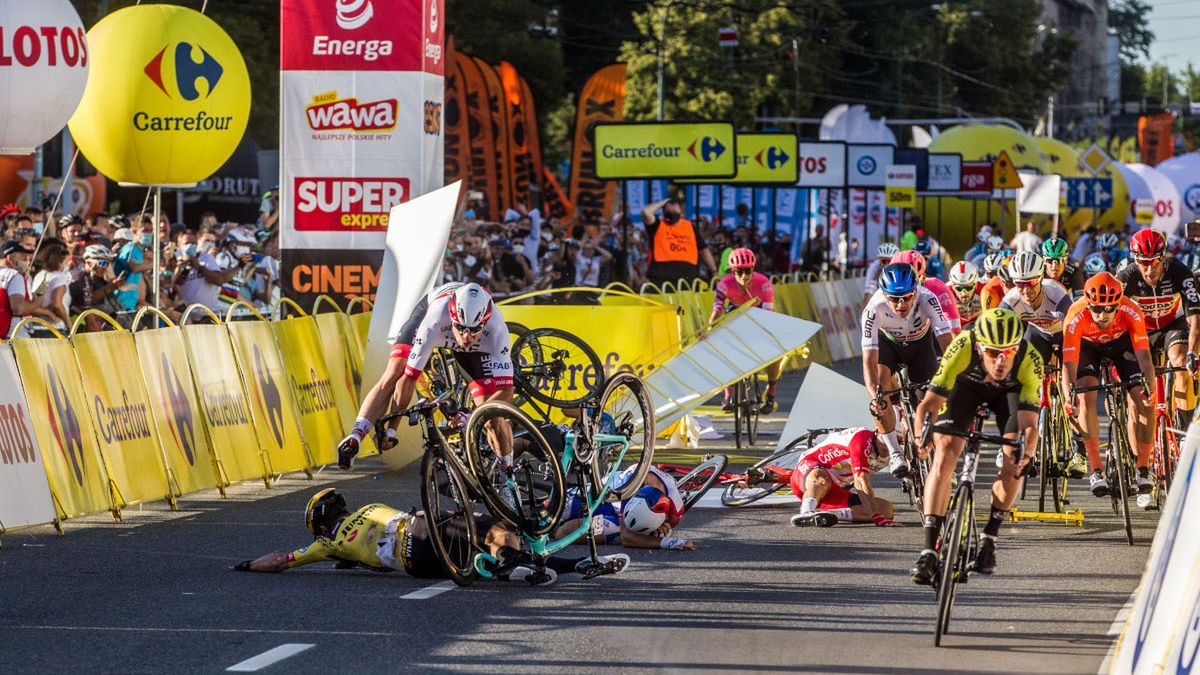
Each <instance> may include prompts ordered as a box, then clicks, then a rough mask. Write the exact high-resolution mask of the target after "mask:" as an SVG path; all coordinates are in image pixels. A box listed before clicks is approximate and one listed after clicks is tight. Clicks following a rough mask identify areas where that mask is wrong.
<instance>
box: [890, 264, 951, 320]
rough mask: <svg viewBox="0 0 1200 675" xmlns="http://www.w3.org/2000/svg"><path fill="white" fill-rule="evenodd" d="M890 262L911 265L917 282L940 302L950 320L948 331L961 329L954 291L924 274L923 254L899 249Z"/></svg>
mask: <svg viewBox="0 0 1200 675" xmlns="http://www.w3.org/2000/svg"><path fill="white" fill-rule="evenodd" d="M892 262H898V263H908V264H909V265H912V268H913V271H915V272H916V273H917V281H918V283H920V284H921V285H922V286H924V287H925V288H928V289H929V291H930V292H931V293H933V295H934V297H936V298H937V299H938V303H939V304H941V306H942V311H943V312H944V313H945V314H946V319H947V320H949V321H950V332H951V333H957V332H958V331H960V330H962V321H961V320H960V319H959V316H958V302H957V301H956V300H955V298H954V292H953V291H951V290H950V287H949V286H947V285H946V284H945V283H944V282H943V281H942V280H941V279H936V278H934V277H930V276H926V274H925V272H926V261H925V256H923V255H921V254H920V252H918V251H912V250H910V251H901V252H899V253H897V254H896V255H894V256H892Z"/></svg>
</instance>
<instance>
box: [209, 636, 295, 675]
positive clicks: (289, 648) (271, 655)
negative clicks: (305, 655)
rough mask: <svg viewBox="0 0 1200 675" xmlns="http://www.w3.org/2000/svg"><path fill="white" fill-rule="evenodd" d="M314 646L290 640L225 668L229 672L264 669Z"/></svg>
mask: <svg viewBox="0 0 1200 675" xmlns="http://www.w3.org/2000/svg"><path fill="white" fill-rule="evenodd" d="M313 647H316V645H313V644H308V643H302V642H289V643H287V644H283V645H279V646H278V647H275V648H274V649H268V650H267V651H265V652H263V653H261V654H259V655H258V656H252V657H250V658H248V659H246V660H245V661H242V662H241V663H235V664H233V665H232V666H229V667H228V668H226V669H225V670H226V671H227V672H234V673H253V672H255V671H258V670H262V669H263V668H266V667H267V666H269V665H272V664H275V663H279V662H280V661H282V660H284V659H286V658H290V657H293V656H295V655H297V654H299V653H300V652H302V651H305V650H307V649H312V648H313Z"/></svg>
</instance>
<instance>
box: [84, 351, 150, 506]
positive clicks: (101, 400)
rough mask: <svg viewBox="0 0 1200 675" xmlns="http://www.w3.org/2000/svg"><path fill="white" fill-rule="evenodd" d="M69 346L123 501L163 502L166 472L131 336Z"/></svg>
mask: <svg viewBox="0 0 1200 675" xmlns="http://www.w3.org/2000/svg"><path fill="white" fill-rule="evenodd" d="M71 342H72V344H73V345H74V347H75V355H76V357H77V358H78V361H79V372H80V374H81V375H82V376H83V386H84V388H85V390H86V391H87V396H88V401H87V403H88V407H87V411H88V414H89V415H90V416H91V418H92V424H93V426H94V427H95V429H96V440H97V441H98V442H99V443H100V450H101V452H103V453H104V458H105V459H106V460H108V472H109V477H110V478H112V479H113V481H114V482H116V484H117V490H119V491H120V496H121V498H122V499H123V500H124V501H125V503H129V504H133V503H137V502H145V501H151V500H155V499H163V498H165V497H166V496H167V495H168V494H170V488H169V487H168V485H167V473H166V467H165V466H164V464H163V453H162V447H161V446H160V445H159V442H158V429H156V428H155V426H154V418H153V414H152V413H151V411H150V401H149V399H148V397H147V396H146V387H145V385H144V384H143V383H142V378H141V375H140V373H139V369H138V367H137V364H138V356H137V350H136V349H134V346H133V335H131V334H130V333H129V332H127V331H117V332H107V333H83V334H80V335H76V336H74V337H72V338H71ZM122 365H123V366H124V367H122Z"/></svg>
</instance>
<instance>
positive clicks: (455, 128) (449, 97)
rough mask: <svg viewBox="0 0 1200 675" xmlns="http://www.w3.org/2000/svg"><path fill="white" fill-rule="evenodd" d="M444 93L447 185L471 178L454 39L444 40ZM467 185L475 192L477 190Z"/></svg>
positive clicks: (469, 151)
mask: <svg viewBox="0 0 1200 675" xmlns="http://www.w3.org/2000/svg"><path fill="white" fill-rule="evenodd" d="M446 48H447V53H449V54H450V57H449V58H447V59H446V85H445V86H446V92H445V96H444V99H445V102H444V106H445V107H443V108H442V120H443V124H442V138H443V142H444V146H443V150H444V154H443V156H444V158H445V159H444V162H445V176H446V185H449V184H450V183H453V182H454V181H456V180H462V179H466V178H467V177H468V176H469V175H470V170H469V169H470V165H471V141H470V138H469V135H468V129H467V109H466V100H465V91H464V89H465V83H464V82H463V72H462V68H461V67H459V62H458V58H456V57H457V54H458V52H456V51H455V49H454V38H452V37H447V38H446ZM467 184H468V185H469V186H470V187H471V188H473V189H476V190H478V189H479V187H478V186H476V185H471V183H470V181H469V180H468V181H467Z"/></svg>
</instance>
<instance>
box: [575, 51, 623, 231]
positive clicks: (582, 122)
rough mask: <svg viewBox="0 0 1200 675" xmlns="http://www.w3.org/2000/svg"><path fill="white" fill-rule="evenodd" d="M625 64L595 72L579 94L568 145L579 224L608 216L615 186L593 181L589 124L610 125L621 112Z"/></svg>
mask: <svg viewBox="0 0 1200 675" xmlns="http://www.w3.org/2000/svg"><path fill="white" fill-rule="evenodd" d="M624 109H625V64H623V63H614V64H612V65H610V66H605V67H603V68H601V69H600V70H598V71H596V73H595V74H593V75H592V76H591V77H590V78H588V81H587V84H585V85H584V86H583V92H582V93H581V94H580V95H579V109H578V112H577V113H576V115H575V138H574V142H573V144H572V146H571V182H570V184H569V194H570V200H571V202H572V203H573V204H575V207H576V208H577V209H578V210H579V215H580V217H581V218H582V220H583V221H585V222H586V221H593V220H604V219H605V218H607V217H608V215H609V214H611V213H612V210H613V201H614V200H615V198H616V184H615V183H612V182H609V181H604V180H600V179H599V178H596V156H595V149H594V148H593V146H592V141H593V136H592V125H594V124H595V123H597V122H614V121H617V120H620V119H621V118H622V117H624V112H625V110H624Z"/></svg>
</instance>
